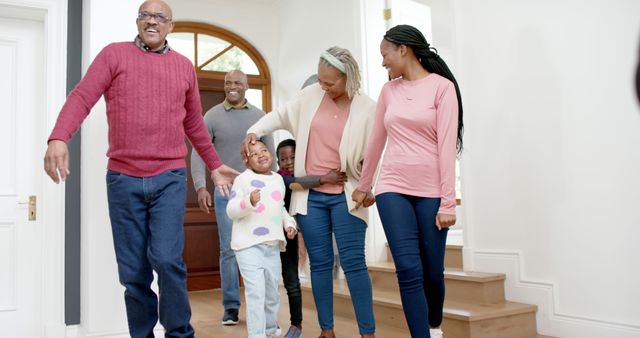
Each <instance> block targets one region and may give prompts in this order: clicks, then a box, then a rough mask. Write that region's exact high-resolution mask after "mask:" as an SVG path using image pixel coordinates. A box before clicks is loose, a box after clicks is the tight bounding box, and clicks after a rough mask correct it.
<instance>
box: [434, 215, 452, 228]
mask: <svg viewBox="0 0 640 338" xmlns="http://www.w3.org/2000/svg"><path fill="white" fill-rule="evenodd" d="M454 224H456V215H447V214H440V213H439V214H437V215H436V227H437V228H438V230H442V229H446V228H448V227H451V226H453V225H454Z"/></svg>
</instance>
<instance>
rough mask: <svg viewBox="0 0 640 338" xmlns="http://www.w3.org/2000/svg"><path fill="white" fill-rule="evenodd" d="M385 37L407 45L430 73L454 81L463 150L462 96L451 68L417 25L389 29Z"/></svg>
mask: <svg viewBox="0 0 640 338" xmlns="http://www.w3.org/2000/svg"><path fill="white" fill-rule="evenodd" d="M384 39H385V40H387V41H389V42H391V43H393V44H395V45H398V46H400V45H406V46H407V47H409V48H411V50H413V53H414V54H415V55H416V57H417V58H418V60H419V61H420V64H421V65H422V67H423V68H424V69H426V70H427V71H428V72H430V73H436V74H438V75H441V76H443V77H445V78H447V79H448V80H449V81H451V82H453V85H454V87H455V88H456V96H457V97H458V139H457V142H456V149H457V150H458V154H459V153H461V152H462V135H463V134H464V123H463V121H462V97H461V96H460V87H458V82H457V81H456V78H455V77H454V76H453V73H451V70H449V67H448V66H447V64H446V63H445V62H444V60H443V59H442V58H441V57H440V55H438V51H437V50H436V49H435V48H434V47H431V45H429V43H428V42H427V39H425V37H424V35H422V33H421V32H420V31H419V30H418V29H417V28H415V27H413V26H409V25H398V26H395V27H393V28H391V29H389V30H388V31H387V33H386V34H385V35H384Z"/></svg>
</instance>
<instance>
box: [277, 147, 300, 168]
mask: <svg viewBox="0 0 640 338" xmlns="http://www.w3.org/2000/svg"><path fill="white" fill-rule="evenodd" d="M295 159H296V148H294V147H292V146H284V147H282V148H280V149H278V167H280V168H282V169H284V170H286V171H288V172H290V173H293V163H294V161H295Z"/></svg>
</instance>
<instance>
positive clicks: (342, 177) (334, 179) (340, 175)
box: [320, 169, 347, 185]
mask: <svg viewBox="0 0 640 338" xmlns="http://www.w3.org/2000/svg"><path fill="white" fill-rule="evenodd" d="M346 181H347V173H346V172H344V171H340V170H339V169H333V170H331V171H330V172H328V173H326V174H324V175H322V176H320V184H326V183H331V184H338V185H344V182H346Z"/></svg>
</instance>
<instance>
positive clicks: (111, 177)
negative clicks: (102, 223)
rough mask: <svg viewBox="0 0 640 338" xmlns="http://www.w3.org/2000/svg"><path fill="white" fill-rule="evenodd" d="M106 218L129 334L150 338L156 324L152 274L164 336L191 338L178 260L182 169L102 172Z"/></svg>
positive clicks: (181, 241) (183, 193)
mask: <svg viewBox="0 0 640 338" xmlns="http://www.w3.org/2000/svg"><path fill="white" fill-rule="evenodd" d="M106 180H107V197H108V200H109V217H110V218H111V230H112V232H113V245H114V247H115V253H116V260H117V262H118V275H119V277H120V284H122V285H123V286H124V287H125V292H124V300H125V305H126V308H127V320H128V322H129V333H130V334H131V337H133V338H147V337H153V336H154V335H153V327H154V326H155V325H156V323H157V322H158V297H157V296H156V294H155V293H154V292H153V291H152V290H151V287H150V286H151V282H152V281H153V270H155V271H156V273H157V274H158V286H159V289H160V301H159V303H160V306H159V311H160V314H159V317H160V323H161V324H162V326H164V328H165V337H193V335H194V332H193V328H192V327H191V325H190V324H189V320H190V319H191V308H190V306H189V296H188V294H187V282H186V279H187V269H186V267H185V265H184V262H183V260H182V250H183V247H184V229H183V228H184V227H183V224H184V223H183V222H184V209H185V202H186V191H187V188H186V183H187V172H186V169H184V168H182V169H174V170H168V171H165V172H163V173H161V174H159V175H156V176H152V177H144V178H141V177H132V176H128V175H125V174H121V173H118V172H115V171H111V170H109V171H108V172H107V177H106Z"/></svg>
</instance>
